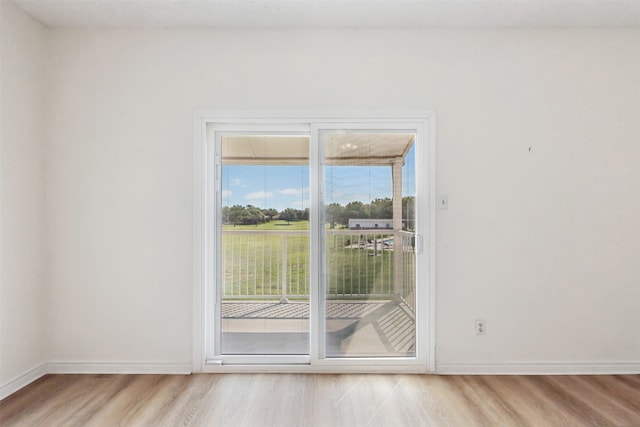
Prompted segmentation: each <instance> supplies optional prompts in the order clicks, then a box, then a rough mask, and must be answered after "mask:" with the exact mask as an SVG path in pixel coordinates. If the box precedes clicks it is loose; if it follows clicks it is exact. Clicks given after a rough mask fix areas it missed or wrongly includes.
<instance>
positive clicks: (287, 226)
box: [222, 220, 309, 231]
mask: <svg viewBox="0 0 640 427" xmlns="http://www.w3.org/2000/svg"><path fill="white" fill-rule="evenodd" d="M222 229H223V230H231V231H233V230H248V231H256V230H260V231H263V230H267V231H273V230H308V229H309V221H291V223H287V221H281V220H274V221H269V222H265V223H263V224H257V225H235V226H234V225H228V224H224V225H223V226H222Z"/></svg>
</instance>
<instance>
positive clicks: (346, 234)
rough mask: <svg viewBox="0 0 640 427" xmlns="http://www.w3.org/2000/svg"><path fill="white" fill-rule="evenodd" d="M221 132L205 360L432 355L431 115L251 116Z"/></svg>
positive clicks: (412, 359)
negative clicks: (428, 257) (285, 121)
mask: <svg viewBox="0 0 640 427" xmlns="http://www.w3.org/2000/svg"><path fill="white" fill-rule="evenodd" d="M209 138H211V139H210V140H211V141H212V142H214V143H213V144H212V149H213V150H212V152H211V156H210V162H209V163H208V164H209V165H210V166H209V167H210V168H211V170H212V173H211V174H210V177H211V179H210V180H209V181H208V182H209V183H210V185H211V188H212V190H213V192H212V194H214V196H213V197H212V199H211V202H210V203H209V204H208V212H209V214H208V215H209V218H210V222H209V224H211V227H210V228H209V230H210V231H209V232H210V236H211V241H212V245H211V250H210V252H209V254H210V256H211V260H212V261H213V262H212V268H211V269H210V270H209V271H210V277H211V288H210V292H209V295H211V297H210V299H209V300H208V303H207V306H208V307H210V309H209V311H208V313H209V315H208V317H207V319H208V320H207V325H206V330H207V331H208V339H207V345H206V360H207V361H208V362H207V363H212V364H214V363H215V364H216V365H220V364H229V365H238V364H239V365H243V364H298V365H301V364H302V365H311V366H314V365H318V366H321V365H324V366H326V365H335V366H341V365H344V366H357V365H362V366H373V365H378V364H381V365H385V364H387V365H397V366H404V365H420V364H422V365H424V364H425V357H426V351H424V349H425V344H426V342H425V339H424V336H425V335H426V334H427V329H426V327H425V326H424V325H425V321H424V320H425V319H426V316H425V313H424V312H423V310H424V307H425V304H424V301H425V300H426V298H427V293H426V292H424V289H423V290H421V289H419V288H418V287H417V283H421V282H420V281H418V280H417V279H418V277H419V276H420V274H423V275H424V274H425V269H424V268H422V269H421V267H420V264H421V263H420V262H419V257H420V256H421V255H420V254H421V252H422V234H421V233H423V230H425V228H426V226H427V225H428V222H427V221H424V220H423V219H422V218H425V219H426V218H428V216H427V215H424V216H421V215H419V213H420V207H421V206H422V209H423V212H424V206H426V204H425V203H424V201H423V199H422V197H424V196H423V194H424V190H425V187H424V186H422V187H421V186H420V185H419V178H420V171H419V167H418V165H419V163H420V161H421V160H420V159H421V157H420V153H422V155H423V157H422V158H423V159H424V154H425V152H426V151H425V147H421V146H420V129H419V127H417V126H414V127H411V126H407V125H398V124H394V123H351V124H348V125H347V124H346V123H341V124H337V125H336V124H322V123H313V122H310V123H304V124H301V123H296V124H294V125H289V126H284V125H280V124H276V125H264V124H263V125H260V124H251V125H248V124H244V123H241V124H236V125H218V126H215V127H212V129H211V131H210V132H209ZM422 161H423V162H424V160H422ZM423 176H424V175H423ZM421 188H422V193H421V192H420V189H421ZM423 221H424V222H423ZM422 256H423V255H422ZM426 282H427V280H424V281H423V282H422V283H426ZM421 296H422V302H421ZM210 302H212V303H210ZM421 319H422V320H421ZM421 328H422V331H423V332H422V334H423V335H422V340H421V332H420V331H421ZM421 346H422V347H421ZM421 348H422V349H423V351H422V352H421V350H420V349H421Z"/></svg>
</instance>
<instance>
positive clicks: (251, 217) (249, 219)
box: [222, 196, 415, 229]
mask: <svg viewBox="0 0 640 427" xmlns="http://www.w3.org/2000/svg"><path fill="white" fill-rule="evenodd" d="M414 215H415V198H414V197H413V196H406V197H403V198H402V220H403V228H410V229H412V228H414V227H413V222H414V219H415V217H414ZM350 218H376V219H392V218H393V201H392V200H391V199H390V198H388V197H385V198H378V199H374V200H373V201H372V202H371V203H362V202H349V203H347V204H346V205H344V206H342V205H341V204H339V203H331V204H329V205H327V207H326V211H325V220H326V221H327V223H329V226H330V228H336V227H338V226H342V227H348V226H349V219H350ZM274 219H280V220H284V221H287V222H289V223H290V222H291V221H305V220H309V208H307V209H293V208H286V209H283V210H282V211H280V212H278V211H277V210H276V209H273V208H270V209H261V208H259V207H256V206H253V205H246V206H241V205H233V206H224V207H223V208H222V222H223V224H232V225H234V226H235V225H258V224H262V223H265V222H269V221H273V220H274Z"/></svg>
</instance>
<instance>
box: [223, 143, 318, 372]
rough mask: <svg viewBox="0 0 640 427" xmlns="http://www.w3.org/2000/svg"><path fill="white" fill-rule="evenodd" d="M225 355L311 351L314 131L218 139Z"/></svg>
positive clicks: (294, 353) (302, 353)
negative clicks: (311, 148)
mask: <svg viewBox="0 0 640 427" xmlns="http://www.w3.org/2000/svg"><path fill="white" fill-rule="evenodd" d="M217 145H218V146H217V148H218V150H217V154H218V155H217V157H216V158H217V160H218V162H219V164H218V167H219V169H220V179H219V182H218V186H219V188H218V195H219V200H218V206H217V208H216V213H217V215H218V219H219V223H218V224H217V225H218V231H219V233H218V234H219V236H220V239H219V241H218V244H219V253H218V256H219V265H220V270H219V273H218V277H217V280H218V292H219V299H218V300H219V305H218V307H217V308H218V316H217V319H216V320H217V321H218V324H219V325H220V327H219V330H218V338H219V352H220V354H221V355H236V356H240V358H243V357H244V360H250V359H247V358H246V356H267V355H269V356H273V355H307V356H308V354H309V293H310V292H309V291H310V286H309V284H310V280H309V279H310V277H309V244H310V241H309V214H310V212H309V136H308V134H302V135H301V134H296V133H255V132H254V133H224V134H220V135H219V138H218V144H217Z"/></svg>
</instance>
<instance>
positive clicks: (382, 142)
mask: <svg viewBox="0 0 640 427" xmlns="http://www.w3.org/2000/svg"><path fill="white" fill-rule="evenodd" d="M322 138H323V147H324V157H325V164H328V165H345V166H346V165H349V166H374V165H387V166H390V165H392V164H393V163H394V162H396V161H398V160H400V159H404V157H405V156H406V155H407V153H408V152H409V150H410V149H411V147H412V146H413V143H414V141H415V134H413V133H331V134H325V135H324V136H323V137H322ZM308 162H309V136H307V135H226V136H223V137H222V163H223V164H226V165H258V164H267V165H300V164H307V163H308Z"/></svg>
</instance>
